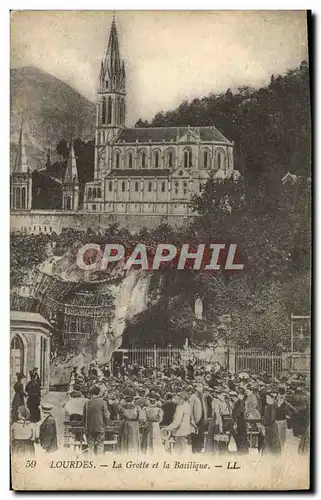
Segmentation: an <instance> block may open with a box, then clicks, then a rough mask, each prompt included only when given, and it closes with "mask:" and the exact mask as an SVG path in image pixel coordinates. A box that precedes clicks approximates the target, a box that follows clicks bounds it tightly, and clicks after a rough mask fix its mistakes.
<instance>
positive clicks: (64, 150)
mask: <svg viewBox="0 0 321 500" xmlns="http://www.w3.org/2000/svg"><path fill="white" fill-rule="evenodd" d="M56 151H57V154H58V155H59V156H60V158H61V160H66V159H67V158H68V155H69V147H68V143H67V142H66V141H65V139H60V141H59V142H58V144H57V147H56Z"/></svg>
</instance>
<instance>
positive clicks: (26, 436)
mask: <svg viewBox="0 0 321 500" xmlns="http://www.w3.org/2000/svg"><path fill="white" fill-rule="evenodd" d="M29 417H30V412H29V410H28V408H26V407H25V406H20V407H19V408H18V420H17V421H16V422H14V423H13V424H12V426H11V446H12V453H13V454H15V455H34V454H35V446H34V441H35V430H34V427H33V425H32V424H31V422H30V421H29Z"/></svg>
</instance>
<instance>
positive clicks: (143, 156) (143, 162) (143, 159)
mask: <svg viewBox="0 0 321 500" xmlns="http://www.w3.org/2000/svg"><path fill="white" fill-rule="evenodd" d="M145 167H146V151H142V168H145Z"/></svg>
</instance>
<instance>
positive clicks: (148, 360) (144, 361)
mask: <svg viewBox="0 0 321 500" xmlns="http://www.w3.org/2000/svg"><path fill="white" fill-rule="evenodd" d="M120 352H121V353H122V358H123V359H124V361H127V363H128V364H130V365H133V364H135V363H137V364H139V365H145V366H146V365H148V364H150V365H152V366H156V367H157V368H164V367H165V366H167V365H168V364H183V365H186V364H187V363H188V361H189V360H190V359H193V361H195V365H196V366H203V365H205V364H206V363H207V362H208V361H212V360H213V357H214V355H215V354H214V349H212V348H211V349H191V348H190V349H189V348H187V349H180V348H176V347H167V348H158V347H152V348H136V349H119V350H118V351H117V353H120Z"/></svg>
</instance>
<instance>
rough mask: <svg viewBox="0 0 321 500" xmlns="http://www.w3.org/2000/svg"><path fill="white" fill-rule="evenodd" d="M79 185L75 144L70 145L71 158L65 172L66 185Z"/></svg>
mask: <svg viewBox="0 0 321 500" xmlns="http://www.w3.org/2000/svg"><path fill="white" fill-rule="evenodd" d="M71 183H75V184H78V170H77V164H76V156H75V151H74V145H73V142H71V145H70V151H69V158H68V163H67V168H66V172H65V178H64V184H71Z"/></svg>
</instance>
